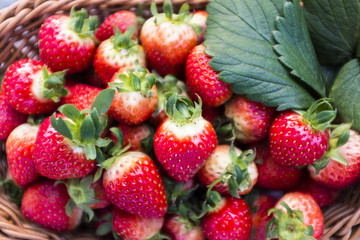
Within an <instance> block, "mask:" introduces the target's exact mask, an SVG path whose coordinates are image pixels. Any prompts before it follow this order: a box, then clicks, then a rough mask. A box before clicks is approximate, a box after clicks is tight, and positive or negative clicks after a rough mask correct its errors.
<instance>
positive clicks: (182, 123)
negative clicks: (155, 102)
mask: <svg viewBox="0 0 360 240" xmlns="http://www.w3.org/2000/svg"><path fill="white" fill-rule="evenodd" d="M199 100H200V99H199ZM165 112H166V113H167V115H168V116H169V118H168V119H167V120H165V121H164V122H163V123H162V124H161V125H160V126H159V127H158V129H157V131H156V133H155V136H154V149H155V154H156V157H157V159H158V161H159V162H160V163H161V165H162V166H163V167H164V169H165V170H166V172H167V173H168V174H169V175H170V176H171V177H172V178H174V179H176V180H177V181H180V182H186V181H188V180H190V179H191V178H193V177H194V176H195V174H196V173H197V172H198V171H199V170H200V168H201V167H202V166H203V165H204V163H205V161H206V159H207V158H208V157H209V156H210V155H211V154H212V153H213V152H214V150H215V148H216V146H217V139H216V133H215V130H214V128H213V127H212V125H211V123H209V122H208V121H206V120H205V119H204V118H203V117H201V100H200V103H199V104H197V103H195V106H194V103H193V102H192V101H191V100H190V99H188V98H186V97H183V96H178V95H177V94H171V93H170V94H167V95H166V104H165ZM165 149H166V151H164V150H165Z"/></svg>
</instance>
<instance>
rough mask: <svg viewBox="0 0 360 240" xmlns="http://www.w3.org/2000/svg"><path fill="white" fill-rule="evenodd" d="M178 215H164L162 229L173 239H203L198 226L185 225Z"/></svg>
mask: <svg viewBox="0 0 360 240" xmlns="http://www.w3.org/2000/svg"><path fill="white" fill-rule="evenodd" d="M184 220H185V219H184V218H183V217H181V216H180V215H169V216H166V217H165V222H164V227H163V231H164V232H165V233H166V234H167V235H168V236H170V237H171V239H173V240H205V236H204V233H203V232H202V229H201V227H200V226H194V225H190V226H189V225H187V224H186V223H185V222H184Z"/></svg>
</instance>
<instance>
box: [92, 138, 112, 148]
mask: <svg viewBox="0 0 360 240" xmlns="http://www.w3.org/2000/svg"><path fill="white" fill-rule="evenodd" d="M111 142H112V140H111V139H109V138H98V139H96V141H95V145H96V146H98V147H107V146H108V145H109V144H110V143H111Z"/></svg>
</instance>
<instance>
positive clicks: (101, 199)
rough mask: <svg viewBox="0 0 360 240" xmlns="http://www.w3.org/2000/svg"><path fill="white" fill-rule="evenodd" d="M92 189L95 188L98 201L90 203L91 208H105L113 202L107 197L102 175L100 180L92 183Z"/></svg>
mask: <svg viewBox="0 0 360 240" xmlns="http://www.w3.org/2000/svg"><path fill="white" fill-rule="evenodd" d="M90 189H93V190H94V192H95V197H94V199H95V200H97V201H98V202H95V203H92V204H89V205H88V206H89V208H91V209H98V208H105V207H107V206H109V205H110V204H111V203H110V202H109V200H107V198H106V194H105V189H104V186H103V178H102V177H101V178H100V179H99V180H98V181H96V182H94V183H92V184H91V186H90Z"/></svg>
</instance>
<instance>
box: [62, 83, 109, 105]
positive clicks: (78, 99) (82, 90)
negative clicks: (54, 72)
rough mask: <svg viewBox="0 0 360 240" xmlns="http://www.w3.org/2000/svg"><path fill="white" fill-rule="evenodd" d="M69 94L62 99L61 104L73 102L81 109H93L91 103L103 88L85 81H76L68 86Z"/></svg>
mask: <svg viewBox="0 0 360 240" xmlns="http://www.w3.org/2000/svg"><path fill="white" fill-rule="evenodd" d="M67 89H68V91H69V94H68V95H67V96H65V97H63V98H62V99H61V105H63V104H73V105H74V106H75V107H76V108H78V109H79V110H80V111H81V110H84V109H91V104H92V103H93V102H94V101H95V98H96V96H97V95H98V94H99V93H100V92H101V90H102V89H101V88H98V87H93V86H90V85H86V84H83V83H76V84H74V85H71V86H67Z"/></svg>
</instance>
